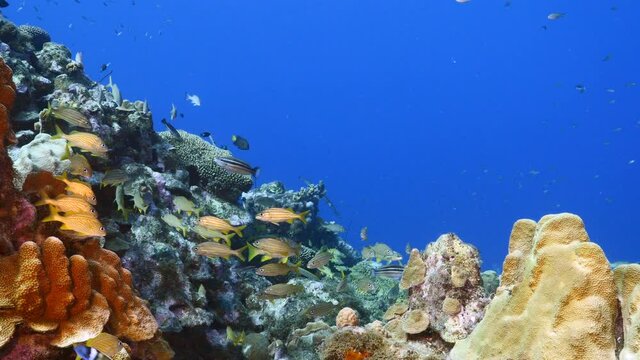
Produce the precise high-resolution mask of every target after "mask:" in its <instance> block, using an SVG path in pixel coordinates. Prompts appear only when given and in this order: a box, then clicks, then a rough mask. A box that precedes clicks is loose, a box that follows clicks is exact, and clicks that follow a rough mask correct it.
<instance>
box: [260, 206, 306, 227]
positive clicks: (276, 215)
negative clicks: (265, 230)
mask: <svg viewBox="0 0 640 360" xmlns="http://www.w3.org/2000/svg"><path fill="white" fill-rule="evenodd" d="M307 214H309V210H307V211H303V212H301V213H299V214H296V213H295V212H294V211H293V209H283V208H271V209H266V210H263V211H262V212H260V213H259V214H258V215H256V219H258V220H260V221H265V222H270V223H272V224H275V225H280V223H282V222H288V223H289V224H292V223H293V221H294V220H296V219H297V220H300V221H302V222H303V223H305V224H306V223H307V219H306V218H305V217H306V216H307Z"/></svg>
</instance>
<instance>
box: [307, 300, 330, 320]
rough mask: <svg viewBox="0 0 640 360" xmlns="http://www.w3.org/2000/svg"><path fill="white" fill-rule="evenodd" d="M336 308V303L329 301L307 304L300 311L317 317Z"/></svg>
mask: <svg viewBox="0 0 640 360" xmlns="http://www.w3.org/2000/svg"><path fill="white" fill-rule="evenodd" d="M336 308H337V305H334V304H333V303H331V302H320V303H317V304H315V305H311V306H309V307H308V308H306V309H305V310H304V311H303V312H302V314H303V315H305V316H308V317H311V318H318V317H323V316H326V315H328V314H329V313H331V312H332V311H333V310H335V309H336Z"/></svg>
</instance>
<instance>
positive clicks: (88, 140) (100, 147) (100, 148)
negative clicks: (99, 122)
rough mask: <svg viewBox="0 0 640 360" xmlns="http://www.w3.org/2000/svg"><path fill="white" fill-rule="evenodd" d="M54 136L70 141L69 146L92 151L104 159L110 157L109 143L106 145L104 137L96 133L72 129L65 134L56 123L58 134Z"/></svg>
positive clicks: (94, 154)
mask: <svg viewBox="0 0 640 360" xmlns="http://www.w3.org/2000/svg"><path fill="white" fill-rule="evenodd" d="M53 138H54V139H58V138H61V139H65V140H67V142H68V143H69V146H71V147H76V148H78V149H80V150H82V151H85V152H88V153H91V155H93V156H96V157H100V158H104V159H107V158H108V156H107V152H108V151H109V149H108V148H107V145H105V144H104V142H103V141H102V139H100V137H99V136H97V135H95V134H92V133H88V132H79V131H72V132H71V133H69V134H65V133H64V132H63V131H62V130H61V129H60V127H58V126H57V125H56V134H55V135H54V136H53Z"/></svg>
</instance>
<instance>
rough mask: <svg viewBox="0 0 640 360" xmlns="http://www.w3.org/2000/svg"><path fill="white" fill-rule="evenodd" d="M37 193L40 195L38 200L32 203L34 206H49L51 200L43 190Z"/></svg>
mask: <svg viewBox="0 0 640 360" xmlns="http://www.w3.org/2000/svg"><path fill="white" fill-rule="evenodd" d="M38 193H39V194H40V200H38V201H36V202H35V203H33V205H34V206H42V205H49V204H51V198H49V196H48V195H47V193H46V192H45V191H44V190H40V191H39V192H38Z"/></svg>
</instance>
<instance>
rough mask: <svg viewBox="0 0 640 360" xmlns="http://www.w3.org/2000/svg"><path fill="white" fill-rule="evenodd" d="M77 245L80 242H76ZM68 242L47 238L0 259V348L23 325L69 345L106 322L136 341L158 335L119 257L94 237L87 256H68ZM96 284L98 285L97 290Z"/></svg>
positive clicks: (60, 344)
mask: <svg viewBox="0 0 640 360" xmlns="http://www.w3.org/2000/svg"><path fill="white" fill-rule="evenodd" d="M78 246H79V245H78ZM66 250H67V249H66V248H65V245H64V244H63V243H62V241H60V240H59V239H57V238H55V237H49V238H47V239H45V240H44V241H42V244H41V245H40V246H39V245H37V244H36V243H34V242H31V241H29V242H26V243H24V244H23V245H22V246H21V247H20V249H19V250H18V252H17V253H15V254H13V255H10V256H5V257H2V258H0V273H1V274H2V277H1V278H0V308H2V309H6V312H3V316H2V317H0V347H2V346H3V345H5V344H6V343H7V342H8V341H9V340H10V339H11V337H12V335H13V333H14V331H15V328H16V326H17V325H18V324H19V323H24V324H25V325H26V326H27V327H29V328H31V329H32V330H34V331H36V332H54V333H53V334H54V336H53V338H52V341H51V345H54V346H58V347H67V346H70V345H72V344H74V343H77V342H82V341H86V340H88V339H90V338H92V337H95V336H96V335H98V334H99V333H100V332H101V331H103V328H104V327H105V325H107V326H108V328H109V331H111V333H113V334H114V335H116V336H118V337H126V338H128V339H130V340H133V341H140V340H147V339H150V338H152V337H153V336H154V334H155V332H156V330H157V327H158V325H157V324H156V322H155V319H154V318H153V316H152V315H151V313H150V312H149V310H148V309H147V308H146V306H145V304H144V303H143V302H142V300H141V299H140V298H138V297H136V296H135V295H134V294H133V292H132V289H131V274H129V273H128V272H127V271H126V270H125V269H122V267H121V266H120V260H119V258H118V257H117V255H116V254H115V253H113V252H111V251H109V250H104V249H102V248H100V247H99V244H98V242H97V241H92V242H91V241H90V242H88V244H87V245H86V246H84V247H83V252H84V256H82V255H73V256H71V257H70V258H67V255H66ZM94 287H97V289H96V288H94Z"/></svg>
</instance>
